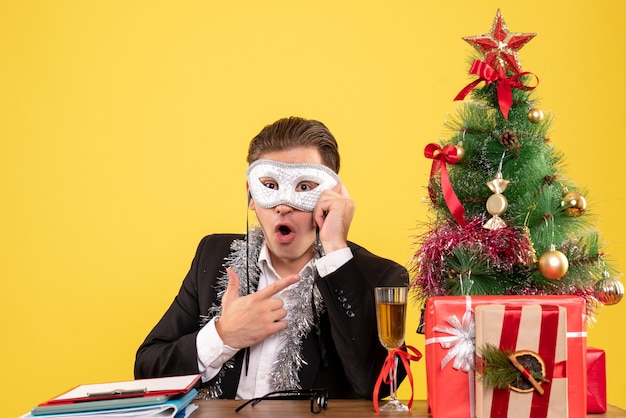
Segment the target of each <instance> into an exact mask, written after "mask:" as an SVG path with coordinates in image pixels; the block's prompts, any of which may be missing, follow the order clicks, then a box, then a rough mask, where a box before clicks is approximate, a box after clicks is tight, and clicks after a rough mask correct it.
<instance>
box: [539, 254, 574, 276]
mask: <svg viewBox="0 0 626 418" xmlns="http://www.w3.org/2000/svg"><path fill="white" fill-rule="evenodd" d="M538 267H539V273H541V275H542V276H543V277H545V278H546V279H552V280H556V279H560V278H561V277H563V276H565V273H567V269H568V268H569V262H568V261H567V257H565V254H563V253H562V252H560V251H559V250H550V251H546V252H545V253H543V254H542V255H541V257H539V263H538Z"/></svg>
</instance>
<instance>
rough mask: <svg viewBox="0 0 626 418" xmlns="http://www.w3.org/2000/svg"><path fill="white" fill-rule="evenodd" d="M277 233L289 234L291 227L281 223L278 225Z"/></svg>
mask: <svg viewBox="0 0 626 418" xmlns="http://www.w3.org/2000/svg"><path fill="white" fill-rule="evenodd" d="M278 233H279V234H281V235H289V234H291V228H289V227H288V226H287V225H281V226H279V227H278Z"/></svg>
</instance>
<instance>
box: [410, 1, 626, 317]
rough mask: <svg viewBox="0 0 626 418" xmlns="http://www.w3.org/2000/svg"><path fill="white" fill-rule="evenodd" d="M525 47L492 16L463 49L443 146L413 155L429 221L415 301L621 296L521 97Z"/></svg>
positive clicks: (527, 79)
mask: <svg viewBox="0 0 626 418" xmlns="http://www.w3.org/2000/svg"><path fill="white" fill-rule="evenodd" d="M534 36H535V34H534V33H511V32H509V30H508V28H507V26H506V24H505V22H504V20H503V18H502V15H501V13H500V10H498V12H497V14H496V17H495V19H494V22H493V25H492V27H491V30H490V32H489V33H487V34H484V35H478V36H471V37H465V38H463V39H464V40H465V41H467V42H468V43H470V44H471V45H472V46H473V47H474V48H475V49H476V50H477V51H478V52H479V53H480V55H481V56H480V57H479V58H477V59H473V62H472V65H471V68H470V74H472V75H473V76H476V78H475V80H474V81H473V82H471V83H470V84H469V85H468V86H466V87H465V88H464V89H462V90H461V92H460V93H459V94H458V95H457V97H456V98H455V100H464V99H466V98H471V99H472V100H465V101H464V102H463V104H462V105H461V106H460V107H459V109H458V114H457V116H456V117H454V119H453V120H452V121H451V122H449V123H448V124H447V127H448V128H449V129H450V130H451V132H452V134H451V137H450V138H448V139H447V140H446V141H445V142H441V143H440V144H429V145H428V146H426V149H425V152H424V153H425V156H426V157H427V158H431V159H432V160H433V163H432V169H431V175H430V181H429V184H428V194H429V198H430V205H431V209H432V211H433V212H434V214H435V217H434V219H433V220H431V221H430V222H429V224H428V225H427V226H428V228H429V231H428V232H426V233H424V234H423V235H421V236H419V237H418V238H417V242H416V244H417V247H418V250H417V251H416V252H415V255H414V257H413V259H412V260H411V270H412V274H413V278H412V283H411V284H412V287H413V289H415V290H416V291H417V295H418V298H420V299H425V298H427V297H430V296H446V295H527V294H532V295H544V294H546V295H547V294H550V295H555V294H568V295H580V296H582V297H584V298H585V299H586V300H587V301H588V304H589V305H590V306H591V305H592V304H593V303H595V302H600V303H603V304H613V303H617V302H619V301H620V300H621V298H622V296H623V292H624V290H623V286H622V284H621V283H620V282H619V281H618V280H617V272H616V271H615V269H614V268H613V267H612V266H611V265H610V263H609V262H608V261H607V259H606V256H605V254H604V252H603V251H602V243H601V240H600V236H599V233H598V231H597V229H596V228H595V227H594V225H593V222H592V219H593V218H592V217H591V216H590V214H589V212H588V211H587V203H586V200H585V198H584V194H583V193H581V191H579V190H578V189H577V187H576V186H575V185H574V184H573V183H572V182H571V181H570V180H569V179H568V178H567V177H566V175H565V173H564V170H563V155H561V154H560V153H559V152H558V151H557V150H556V149H555V148H554V146H553V145H552V142H551V140H550V138H549V136H548V131H549V127H550V123H551V118H550V116H549V115H547V114H544V112H543V111H542V110H541V109H540V108H539V107H538V106H537V104H536V102H535V100H534V99H533V98H532V97H531V95H532V94H533V93H535V91H534V89H535V87H536V86H537V84H538V82H539V80H538V78H537V77H536V76H535V75H534V74H532V73H530V72H522V70H521V65H520V62H519V59H518V56H517V52H518V51H519V50H520V49H521V48H522V47H523V46H524V45H525V44H526V43H528V41H530V40H531V39H532V38H533V37H534Z"/></svg>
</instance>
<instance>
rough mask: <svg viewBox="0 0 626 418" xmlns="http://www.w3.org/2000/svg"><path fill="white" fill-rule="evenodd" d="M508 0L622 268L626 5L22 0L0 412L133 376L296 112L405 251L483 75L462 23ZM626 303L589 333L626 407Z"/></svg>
mask: <svg viewBox="0 0 626 418" xmlns="http://www.w3.org/2000/svg"><path fill="white" fill-rule="evenodd" d="M498 7H501V9H502V13H503V16H504V19H505V21H506V23H507V24H508V26H509V29H510V30H511V31H513V32H537V33H538V36H537V37H536V38H535V39H533V40H532V41H531V42H530V43H529V44H527V45H526V46H525V47H524V48H523V49H522V50H521V52H520V59H521V62H522V68H523V69H524V70H526V71H532V72H533V73H534V74H536V75H537V76H538V77H539V79H540V84H539V87H538V88H537V90H536V97H538V98H540V99H541V104H540V106H541V107H542V108H543V109H544V110H545V111H546V112H550V113H552V114H553V115H554V116H555V121H554V123H553V126H552V134H551V138H552V141H553V143H554V145H555V146H556V147H557V148H559V149H560V150H562V151H563V152H564V153H565V155H566V157H567V159H566V162H567V164H568V165H567V172H568V174H569V175H570V177H571V178H572V179H573V181H574V182H575V183H576V184H577V185H578V186H579V187H580V190H581V191H584V194H585V196H586V197H587V200H588V204H589V212H591V213H593V214H596V215H597V218H595V219H594V222H597V225H598V226H599V228H600V230H601V231H602V236H603V237H604V239H605V241H606V243H607V244H608V246H607V250H608V256H609V257H610V258H611V259H612V260H614V261H615V263H616V265H617V266H618V268H620V269H624V268H626V265H625V258H624V251H625V250H626V242H625V234H624V232H625V231H624V219H623V217H622V216H621V215H622V213H623V207H622V206H623V205H624V190H623V184H624V183H623V171H622V170H623V164H624V148H625V146H624V139H623V137H624V132H622V131H623V129H624V127H623V125H622V122H623V120H624V118H623V97H624V95H625V94H626V86H625V81H624V80H625V79H624V77H623V76H622V73H623V69H624V68H625V67H626V65H625V64H626V62H625V58H624V53H623V47H624V42H625V41H626V36H625V35H624V26H623V25H624V22H623V16H624V14H625V12H626V6H625V5H624V4H622V3H621V2H616V1H612V2H611V1H605V2H591V1H581V2H572V1H544V2H509V1H506V2H504V1H501V2H495V1H490V0H477V1H473V2H469V1H443V2H428V1H414V0H410V1H409V0H407V1H399V0H390V1H384V2H383V1H335V0H316V1H310V2H303V1H293V0H289V1H269V0H268V1H262V2H260V1H230V2H222V1H219V2H218V1H176V2H174V1H171V2H167V1H132V0H131V1H110V0H89V1H82V0H75V1H69V0H68V1H53V0H50V1H32V0H31V1H28V0H21V1H4V2H2V4H1V5H0V196H1V202H0V205H1V210H0V215H1V216H0V236H1V241H0V245H1V247H0V277H1V278H2V288H3V290H2V292H1V296H0V297H1V301H0V309H1V311H0V318H2V319H1V321H2V322H1V326H2V327H1V329H2V344H1V345H0V362H1V368H0V372H1V374H2V378H1V379H0V381H1V382H2V383H0V385H1V386H0V394H2V395H1V396H0V397H1V398H2V399H3V402H2V404H3V408H5V409H4V412H3V413H2V415H3V416H17V415H18V414H21V413H24V412H26V411H28V410H29V408H30V407H32V406H34V405H35V404H36V403H38V402H41V401H43V400H45V399H47V398H49V397H52V396H54V395H57V394H58V393H60V392H62V391H64V390H66V389H68V388H70V387H72V386H74V385H77V384H81V383H94V382H102V381H111V380H120V379H130V378H132V367H133V361H134V355H135V350H136V348H137V346H138V345H139V344H140V343H141V341H142V340H143V338H144V337H145V335H146V334H147V333H148V331H149V330H150V328H151V327H152V326H153V325H154V324H155V323H156V321H157V320H158V319H159V318H160V316H161V315H162V313H163V312H164V311H165V309H166V308H167V307H168V306H169V304H170V302H171V300H172V298H173V297H174V295H175V294H176V292H177V290H178V287H179V285H180V283H181V281H182V279H183V277H184V275H185V273H186V272H187V269H188V267H189V263H190V261H191V258H192V256H193V253H194V250H195V248H196V245H197V243H198V241H199V240H200V238H201V237H202V236H203V235H205V234H207V233H212V232H243V231H244V230H245V225H246V224H245V222H246V220H245V216H246V212H247V211H246V198H245V188H244V184H245V177H244V171H245V168H246V163H245V153H246V149H247V144H248V141H249V140H250V138H251V137H252V136H253V135H254V134H256V133H257V132H258V131H259V130H260V129H261V127H262V126H264V125H265V124H267V123H271V122H273V121H274V120H276V119H278V118H280V117H283V116H288V115H299V116H304V117H309V118H316V119H320V120H322V121H324V122H325V123H326V124H327V125H328V126H329V127H330V129H331V130H332V131H333V132H334V133H335V135H336V136H337V138H338V140H339V142H340V149H341V152H342V155H343V157H344V160H343V164H342V171H341V176H342V178H343V180H344V181H345V183H346V184H347V186H348V189H349V191H350V193H351V195H352V197H353V198H354V199H355V200H356V202H357V205H358V209H357V214H356V218H355V221H354V224H353V227H352V229H351V231H350V232H351V235H350V238H351V239H352V240H354V241H356V242H359V243H360V244H362V245H364V246H365V247H367V248H368V249H370V250H372V251H374V252H376V253H378V254H380V255H383V256H386V257H389V258H392V259H394V260H396V261H398V262H400V263H402V264H406V263H407V262H408V260H409V258H410V256H411V254H412V253H413V251H414V250H415V247H413V244H412V243H413V236H414V234H416V233H417V232H418V230H417V229H416V227H417V225H418V224H419V223H420V222H423V221H425V220H427V207H426V205H425V204H424V202H423V198H424V196H425V185H426V182H427V176H428V173H429V170H430V161H427V160H426V159H425V158H424V157H423V149H424V146H425V145H426V144H427V143H429V142H434V141H436V140H437V139H439V138H445V137H447V136H448V133H447V132H446V131H445V129H444V127H443V124H444V122H445V120H446V119H448V118H449V117H450V114H451V113H452V112H454V111H455V110H456V109H457V107H458V106H459V103H455V102H453V101H452V98H453V97H454V96H455V95H456V93H457V92H458V91H459V90H460V89H461V88H462V87H463V86H464V85H465V84H466V83H467V82H469V81H470V77H469V76H468V74H467V71H468V56H470V55H471V54H472V48H471V47H470V46H469V45H468V44H466V43H465V42H464V41H462V40H461V37H462V36H469V35H476V34H480V33H484V32H487V31H488V30H489V28H490V26H491V23H492V20H493V18H494V16H495V13H496V10H497V8H498ZM625 314H626V302H623V303H621V304H619V305H616V306H612V307H605V308H603V309H602V310H601V311H600V314H599V315H598V317H597V319H598V321H597V323H596V324H595V325H594V326H593V327H592V328H590V329H589V344H590V345H591V346H595V347H600V348H603V349H605V350H606V352H607V357H608V398H609V402H610V403H612V404H615V405H618V406H621V407H626V400H625V399H626V398H625V397H624V393H626V383H625V382H626V380H625V379H624V376H626V362H624V361H623V356H624V348H623V341H624V329H623V319H622V318H623V317H624V315H625ZM417 316H418V313H417V309H416V308H415V307H413V310H412V311H411V312H410V313H409V319H408V321H409V323H408V342H409V343H410V344H413V345H415V346H416V347H417V348H418V349H420V350H422V349H423V343H424V339H423V336H418V335H416V334H414V330H415V327H416V326H417ZM412 367H413V373H414V374H415V378H416V382H415V389H416V398H417V399H420V398H421V399H423V398H425V396H426V385H425V376H424V363H423V362H420V363H417V364H414V365H413V366H412ZM409 393H410V392H409V391H408V388H407V386H406V385H404V386H403V388H402V394H403V396H404V397H406V396H408V394H409ZM6 408H8V409H6ZM7 411H8V412H7ZM5 414H6V415H5Z"/></svg>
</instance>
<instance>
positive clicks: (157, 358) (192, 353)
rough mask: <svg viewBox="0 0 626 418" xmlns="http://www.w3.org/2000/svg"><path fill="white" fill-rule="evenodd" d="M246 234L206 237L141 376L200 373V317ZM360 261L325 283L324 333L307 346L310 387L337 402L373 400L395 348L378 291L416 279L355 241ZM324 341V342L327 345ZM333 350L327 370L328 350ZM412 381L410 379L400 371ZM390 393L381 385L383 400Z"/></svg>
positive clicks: (230, 379)
mask: <svg viewBox="0 0 626 418" xmlns="http://www.w3.org/2000/svg"><path fill="white" fill-rule="evenodd" d="M243 238H244V237H243V235H233V234H215V235H209V236H206V237H204V238H203V239H202V241H201V242H200V244H199V246H198V249H197V251H196V255H195V257H194V259H193V262H192V264H191V268H190V270H189V273H188V274H187V276H186V277H185V280H184V281H183V284H182V286H181V288H180V291H179V293H178V295H177V296H176V298H175V299H174V301H173V303H172V305H171V306H170V308H169V309H168V310H167V312H166V313H165V314H164V316H163V317H162V318H161V320H160V321H159V322H158V323H157V325H156V326H155V327H154V329H153V330H152V331H151V332H150V334H149V335H148V336H147V338H146V340H145V341H144V342H143V344H141V346H140V347H139V349H138V351H137V357H136V361H135V378H137V379H140V378H150V377H160V376H174V375H183V374H195V373H198V364H197V352H196V335H197V333H198V331H199V330H200V325H199V318H200V315H206V314H207V312H208V310H209V307H210V306H212V305H213V303H214V302H216V300H217V295H216V290H215V283H216V280H217V278H218V277H220V276H222V275H224V273H225V268H224V267H223V264H224V258H225V257H226V256H227V255H228V254H229V252H230V244H231V242H232V241H233V240H235V239H243ZM349 246H350V249H351V250H352V254H353V256H354V257H353V258H352V259H351V260H350V261H348V262H347V263H346V264H344V265H343V266H342V267H340V268H339V269H338V270H337V271H335V272H334V273H332V274H330V275H328V276H326V277H324V278H318V280H317V281H316V284H317V286H318V289H319V290H320V292H321V294H322V296H323V299H324V305H325V307H326V309H325V310H324V313H323V314H322V316H321V318H320V321H321V335H320V337H319V338H318V336H317V335H316V333H315V332H313V331H312V332H310V333H309V334H308V335H307V336H306V337H305V339H304V341H303V343H302V354H303V358H304V360H305V361H306V364H303V366H302V369H301V370H300V372H299V378H300V385H301V386H302V387H303V388H320V387H326V388H328V389H329V396H330V397H332V398H368V399H371V398H372V392H373V388H374V385H375V383H376V379H377V377H378V374H379V373H380V370H381V368H382V364H383V362H384V360H385V358H386V355H387V350H386V349H385V348H384V347H383V346H382V345H381V344H380V342H379V340H378V334H377V332H376V310H375V304H374V287H377V286H397V285H403V286H405V285H407V284H408V274H407V271H406V269H405V268H404V267H402V266H400V265H399V264H397V263H395V262H393V261H390V260H387V259H383V258H381V257H378V256H376V255H374V254H372V253H370V252H369V251H367V250H365V249H364V248H362V247H360V246H358V245H356V244H354V243H349ZM320 339H321V340H322V341H321V342H320ZM321 346H323V347H324V348H325V349H326V358H327V365H325V364H323V362H322V355H321V350H320V347H321ZM243 351H244V350H240V351H239V352H238V353H237V355H236V356H235V367H234V368H233V369H230V370H228V371H227V373H226V375H225V376H224V377H223V378H222V390H223V396H224V397H225V398H234V397H235V394H236V391H237V385H238V383H239V376H240V373H241V366H242V363H243ZM400 374H401V377H404V373H400ZM388 394H389V392H388V389H387V387H386V386H385V387H384V388H383V387H381V390H380V396H381V397H384V396H387V395H388Z"/></svg>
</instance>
